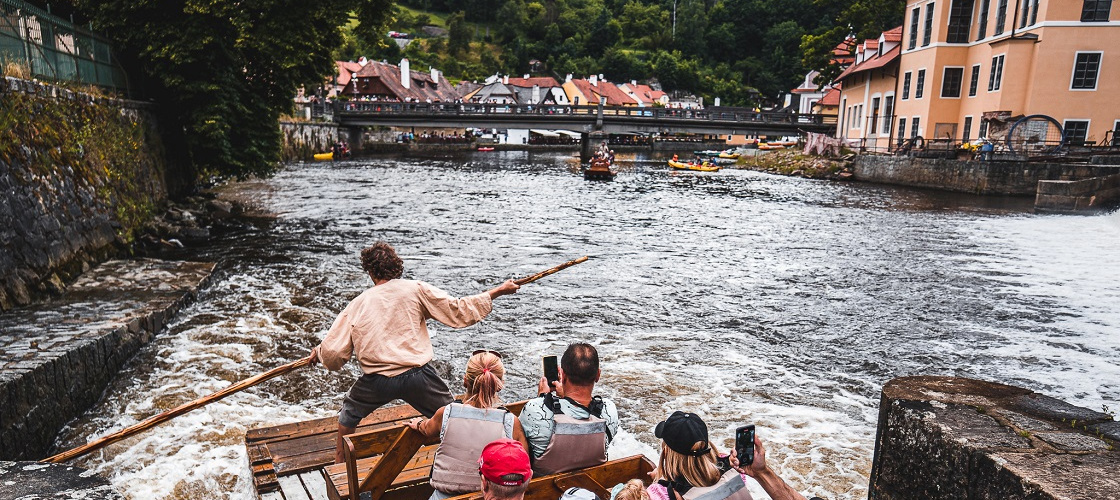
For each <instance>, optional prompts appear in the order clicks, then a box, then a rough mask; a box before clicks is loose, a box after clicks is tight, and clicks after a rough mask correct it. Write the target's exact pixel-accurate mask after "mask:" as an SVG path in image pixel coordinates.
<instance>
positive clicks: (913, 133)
mask: <svg viewBox="0 0 1120 500" xmlns="http://www.w3.org/2000/svg"><path fill="white" fill-rule="evenodd" d="M921 119H922V118H921V117H918V116H915V117H914V120H912V121H911V123H910V137H918V122H919V121H920V120H921Z"/></svg>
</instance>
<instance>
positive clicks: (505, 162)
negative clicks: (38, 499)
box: [60, 153, 1120, 499]
mask: <svg viewBox="0 0 1120 500" xmlns="http://www.w3.org/2000/svg"><path fill="white" fill-rule="evenodd" d="M631 165H633V168H631V169H630V170H627V171H624V172H623V173H621V174H620V175H619V177H618V179H617V180H616V181H615V182H614V183H605V184H604V183H589V182H584V181H583V180H582V179H580V178H579V177H578V176H577V175H576V174H575V173H573V171H572V170H571V168H572V166H573V164H572V163H571V162H570V160H568V159H567V158H565V157H563V156H560V155H527V154H524V153H503V154H488V155H484V154H481V153H480V154H474V155H469V156H465V157H429V158H413V159H397V158H392V159H382V160H379V161H377V162H352V163H343V164H339V165H338V166H331V165H318V164H316V165H297V166H292V167H291V168H289V169H287V170H286V171H284V172H283V173H281V174H280V175H278V176H277V177H276V178H275V179H272V180H269V181H266V182H257V183H251V184H246V185H243V186H241V187H240V188H239V189H238V193H239V195H240V196H244V197H246V198H250V199H253V200H257V201H258V202H259V203H260V204H261V206H262V208H265V209H268V210H270V211H273V212H276V213H278V214H280V218H279V219H278V220H277V221H275V222H273V223H259V224H258V225H257V226H255V227H249V228H246V229H245V230H244V231H240V232H236V233H234V234H230V235H227V236H225V237H224V239H223V240H221V241H219V242H216V243H215V244H214V245H213V246H212V247H210V248H205V249H200V250H198V253H197V257H198V258H202V259H214V260H220V261H222V269H223V271H222V272H221V273H219V275H218V276H216V277H215V278H216V279H215V280H214V285H213V286H212V288H211V289H210V291H208V292H207V293H206V295H205V296H204V297H203V298H202V299H201V300H200V301H199V302H198V303H197V304H195V305H193V306H191V307H189V308H188V309H187V310H185V311H184V312H183V313H182V315H181V316H180V317H179V318H178V319H177V320H176V322H175V323H174V324H173V325H172V327H171V328H170V330H169V331H168V332H165V333H164V334H162V335H160V336H159V337H158V338H157V339H156V340H155V341H154V342H153V343H152V344H150V345H149V346H147V347H146V348H145V349H144V350H143V352H142V353H141V354H139V355H138V356H137V358H136V359H134V360H133V361H132V362H131V363H130V365H129V367H128V368H127V370H126V371H124V372H123V373H122V374H121V375H120V376H119V377H118V378H117V380H116V381H115V382H114V384H113V386H112V387H110V389H109V390H108V391H107V393H106V396H105V398H104V399H103V401H102V402H101V403H100V404H99V406H98V407H97V408H95V409H94V410H92V411H91V412H90V413H89V414H88V415H86V416H85V417H83V418H81V419H79V420H78V421H76V422H74V424H73V427H72V428H71V429H70V430H69V431H68V432H65V433H64V435H63V436H62V438H61V441H60V448H68V447H70V446H74V445H77V444H80V443H82V442H85V441H87V440H89V439H93V438H95V437H97V436H101V435H104V434H107V433H109V432H112V431H115V430H119V429H121V428H123V427H126V426H128V425H131V424H133V423H135V422H138V421H140V420H142V419H144V418H147V417H149V416H151V415H154V414H156V413H158V412H160V411H164V410H167V409H170V408H172V407H174V406H177V405H179V404H181V403H183V402H185V401H188V400H191V399H195V398H198V397H201V396H204V395H207V394H210V393H212V392H214V391H217V390H219V389H221V388H222V387H224V386H226V385H228V384H229V383H232V382H235V381H238V380H241V379H244V378H248V377H250V376H252V375H255V374H257V373H260V372H263V371H265V370H268V369H270V368H273V367H275V366H278V365H280V364H283V363H286V362H288V361H291V360H294V359H297V358H299V357H302V356H305V355H306V354H307V352H308V351H309V350H310V349H311V348H312V347H313V346H314V345H316V344H317V343H318V339H319V338H321V335H322V334H323V332H324V330H325V328H326V327H328V326H329V324H330V322H331V321H332V320H333V318H334V315H335V314H337V312H338V311H339V310H341V308H342V307H343V306H344V305H345V304H346V302H347V301H348V300H349V299H350V298H352V297H354V296H355V295H356V294H357V293H359V292H360V291H361V290H362V289H364V288H365V287H366V286H368V285H369V283H368V282H367V280H368V279H367V278H365V277H363V276H362V273H361V272H360V270H359V269H358V267H357V258H356V255H357V252H358V250H359V249H360V248H361V247H362V246H364V245H367V244H369V243H370V242H372V241H373V240H376V239H387V240H389V241H391V242H392V243H393V244H394V245H396V246H397V248H398V250H399V251H400V252H401V253H402V256H403V257H404V259H405V265H406V277H410V278H416V279H423V280H426V281H429V282H431V283H434V284H436V285H437V286H440V287H442V288H444V289H446V290H448V291H450V292H452V293H455V294H469V293H476V292H479V291H482V290H484V289H485V288H488V287H490V286H492V285H494V284H496V283H498V282H500V281H501V280H502V279H505V278H507V277H513V276H520V275H525V274H529V273H532V272H535V271H538V270H540V269H544V268H547V267H550V266H552V265H555V264H557V263H560V262H563V261H565V260H568V259H571V258H574V257H578V256H580V255H584V254H588V255H591V256H592V260H591V261H589V262H588V263H586V264H582V265H580V266H576V267H574V268H571V269H569V270H567V271H564V272H563V273H560V274H557V275H554V276H551V277H549V278H546V279H545V280H543V281H541V282H538V283H536V284H533V285H529V286H526V287H525V288H524V289H523V290H522V291H521V292H520V293H518V294H516V295H514V296H510V297H503V298H501V299H499V300H498V301H497V302H496V306H495V310H494V313H493V314H491V316H490V317H489V318H487V320H486V321H484V322H483V323H481V324H479V325H476V326H474V327H471V328H468V329H465V330H460V331H453V330H449V329H447V328H445V327H442V326H441V325H436V324H431V325H430V327H431V330H432V332H433V336H434V344H435V347H436V356H437V358H438V359H441V360H445V361H446V362H448V363H449V364H450V366H451V367H452V380H454V379H455V378H457V377H461V374H462V365H463V364H464V363H465V361H466V358H467V355H468V353H469V352H471V351H472V350H474V349H477V348H491V349H499V350H501V351H502V352H503V353H504V354H505V359H506V361H507V370H508V375H507V378H508V380H507V390H506V391H505V392H506V393H507V394H505V396H504V397H505V399H506V400H517V399H523V398H527V397H530V396H532V395H533V393H534V392H535V388H536V379H537V378H538V377H539V376H540V374H539V357H540V356H541V355H542V354H559V353H560V352H561V351H562V350H563V348H564V346H565V345H566V344H567V343H568V342H570V341H573V340H583V341H589V342H592V343H594V344H595V345H596V346H597V347H598V349H599V352H600V354H601V356H602V359H603V379H602V382H601V384H600V385H599V390H600V391H601V392H602V393H603V394H604V395H607V396H609V397H612V398H614V400H615V402H616V403H617V404H618V406H619V409H620V413H621V416H622V424H623V432H621V433H620V435H619V436H618V437H617V438H616V442H615V443H614V444H612V446H611V450H610V453H611V456H612V457H618V456H626V455H630V454H634V453H643V454H647V455H649V456H651V457H652V456H655V454H656V451H655V450H656V449H657V448H656V446H657V440H656V439H655V438H654V437H653V433H652V429H653V426H654V425H655V424H656V423H657V422H658V421H660V420H661V419H663V418H664V417H665V416H667V415H668V414H669V413H670V412H671V411H673V410H676V409H686V410H690V411H694V412H698V413H700V414H701V415H702V416H703V417H704V419H705V420H706V421H707V423H708V425H709V428H710V429H711V435H712V438H713V440H714V441H715V443H716V445H717V447H719V448H720V449H721V450H726V449H727V448H728V447H729V446H730V445H731V438H732V433H733V429H734V428H735V427H737V426H739V425H742V424H745V423H754V424H756V425H757V426H758V433H759V437H760V438H761V439H762V440H763V442H764V443H765V445H766V447H767V450H768V457H769V461H770V463H771V464H772V465H773V466H774V468H775V469H776V470H777V471H778V472H779V474H780V475H782V476H783V477H785V478H786V480H787V481H789V482H790V483H791V484H792V485H794V486H795V487H796V488H797V489H798V490H800V491H802V492H804V493H806V494H814V495H819V496H822V497H824V498H830V499H832V498H834V499H856V498H865V497H866V496H867V477H868V475H869V472H870V465H871V458H872V453H873V448H874V442H873V440H874V435H875V423H876V419H877V416H878V408H877V406H878V397H879V390H880V388H881V387H882V384H883V383H885V382H886V381H888V380H890V379H891V378H893V377H897V376H904V375H916V374H937V375H960V376H970V377H976V378H982V379H986V380H993V381H997V382H1003V383H1010V384H1016V385H1022V386H1025V387H1029V388H1031V389H1034V390H1037V391H1039V392H1042V393H1045V394H1048V395H1052V396H1055V397H1059V398H1064V399H1067V400H1070V401H1071V402H1073V403H1075V404H1079V405H1082V406H1087V407H1090V408H1094V409H1101V407H1102V406H1105V405H1107V406H1108V407H1109V408H1112V409H1115V408H1116V406H1117V401H1120V368H1117V367H1118V366H1120V338H1118V337H1117V336H1116V335H1115V331H1116V329H1117V327H1118V326H1120V313H1117V312H1116V310H1115V308H1114V307H1112V306H1113V305H1114V304H1116V303H1120V301H1118V299H1120V280H1118V279H1117V278H1118V273H1117V271H1116V269H1120V256H1118V252H1116V251H1115V249H1116V247H1117V243H1120V215H1117V214H1109V215H1100V216H1047V215H1034V214H1031V213H1029V200H1026V201H1022V200H1015V199H1011V200H1008V199H998V198H996V199H991V198H978V197H971V196H963V195H951V194H944V193H935V192H928V191H917V190H907V189H895V188H889V187H883V186H869V185H860V184H837V183H828V182H819V181H809V180H804V179H793V178H784V177H774V176H769V175H764V174H758V173H754V172H744V171H723V172H720V173H717V174H685V175H681V174H678V173H674V172H669V171H667V170H666V169H665V168H664V167H662V166H661V164H660V163H659V162H653V163H641V162H635V163H631ZM356 375H357V369H356V368H355V367H354V366H352V365H350V366H347V367H346V368H345V369H344V370H343V371H342V372H340V373H330V372H326V371H325V370H323V369H322V368H321V367H318V366H317V367H312V368H307V369H304V370H301V371H299V372H297V373H293V374H290V375H288V376H285V377H282V378H280V379H276V380H273V381H270V382H267V383H265V384H262V385H261V386H258V387H256V388H253V389H250V390H248V391H246V392H244V393H240V394H237V395H234V396H231V397H229V398H227V399H225V400H223V401H220V402H218V403H214V404H211V405H209V406H207V407H206V408H205V409H203V410H197V411H195V412H192V413H189V414H187V415H184V416H181V417H178V418H176V419H175V420H173V421H171V422H169V423H167V424H164V425H162V426H160V427H158V428H156V429H154V430H151V431H149V432H146V433H144V434H141V435H139V436H136V437H133V438H131V439H128V440H125V441H122V442H120V443H117V444H115V445H113V446H110V447H108V448H105V449H104V450H102V451H100V452H98V453H95V454H93V455H91V456H89V457H86V458H83V459H80V460H79V461H78V464H79V465H83V466H86V467H91V468H93V469H95V470H96V471H97V472H99V473H101V474H103V475H105V476H107V477H110V478H111V480H112V481H113V483H114V485H115V487H116V488H118V490H120V491H121V492H122V493H124V494H125V495H126V496H127V497H129V498H133V499H152V498H155V499H160V498H167V499H171V498H175V499H178V498H182V499H186V498H192V499H194V498H239V499H240V498H245V499H248V498H254V497H255V492H254V490H253V487H252V484H251V477H250V473H249V468H248V464H247V460H246V458H245V448H244V444H243V439H244V433H245V430H246V429H248V428H252V427H255V426H261V425H266V424H278V423H285V422H295V421H300V420H306V419H311V418H321V417H327V416H332V415H334V413H335V412H336V411H337V408H338V405H339V404H340V402H341V396H342V393H343V392H344V391H345V390H346V389H347V388H348V386H349V384H350V383H351V382H352V381H353V379H354V377H355V376H356ZM752 491H753V492H754V493H755V496H756V498H764V497H765V496H764V495H763V494H762V491H761V490H760V489H758V488H757V486H756V485H753V489H752Z"/></svg>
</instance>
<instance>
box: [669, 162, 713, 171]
mask: <svg viewBox="0 0 1120 500" xmlns="http://www.w3.org/2000/svg"><path fill="white" fill-rule="evenodd" d="M669 166H670V167H673V168H675V169H678V170H696V171H698V172H719V169H720V168H721V167H719V166H716V165H711V164H703V165H697V164H695V163H684V162H680V161H673V160H669Z"/></svg>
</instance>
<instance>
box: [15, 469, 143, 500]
mask: <svg viewBox="0 0 1120 500" xmlns="http://www.w3.org/2000/svg"><path fill="white" fill-rule="evenodd" d="M50 492H54V493H55V494H51V493H50ZM46 498H58V499H63V498H65V499H75V500H76V499H81V500H121V499H123V498H124V497H123V496H121V494H120V493H117V492H116V491H114V490H113V488H112V486H111V485H110V484H109V481H108V480H107V479H105V478H102V477H99V476H96V475H94V474H93V473H92V472H89V471H87V470H85V469H83V468H81V467H72V466H69V465H62V464H40V463H36V462H2V461H0V500H16V499H19V500H34V499H46Z"/></svg>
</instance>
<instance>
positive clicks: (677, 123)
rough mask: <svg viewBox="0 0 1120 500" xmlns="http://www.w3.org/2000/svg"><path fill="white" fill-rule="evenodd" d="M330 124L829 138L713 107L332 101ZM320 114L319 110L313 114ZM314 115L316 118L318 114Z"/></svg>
mask: <svg viewBox="0 0 1120 500" xmlns="http://www.w3.org/2000/svg"><path fill="white" fill-rule="evenodd" d="M328 110H329V111H333V119H334V121H336V122H338V123H339V124H340V125H342V126H344V127H355V128H356V127H369V126H378V125H380V126H389V127H430V128H443V127H446V128H515V129H545V130H568V131H571V132H579V133H581V134H587V133H592V132H602V133H608V134H643V135H649V134H663V135H665V134H678V133H685V134H712V135H730V134H734V135H765V136H771V137H773V136H784V135H797V134H798V133H799V132H802V131H809V132H820V133H828V132H831V131H833V130H835V128H836V125H835V124H834V123H826V122H825V121H824V117H823V116H822V115H814V114H796V113H777V112H767V111H762V112H759V111H754V110H751V109H747V108H731V107H711V108H705V109H675V108H658V107H633V106H604V105H598V106H554V105H545V106H531V105H522V104H478V103H418V102H413V103H407V102H376V101H336V102H334V103H333V108H327V109H325V110H323V111H328ZM316 111H318V110H316ZM316 114H318V113H316Z"/></svg>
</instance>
